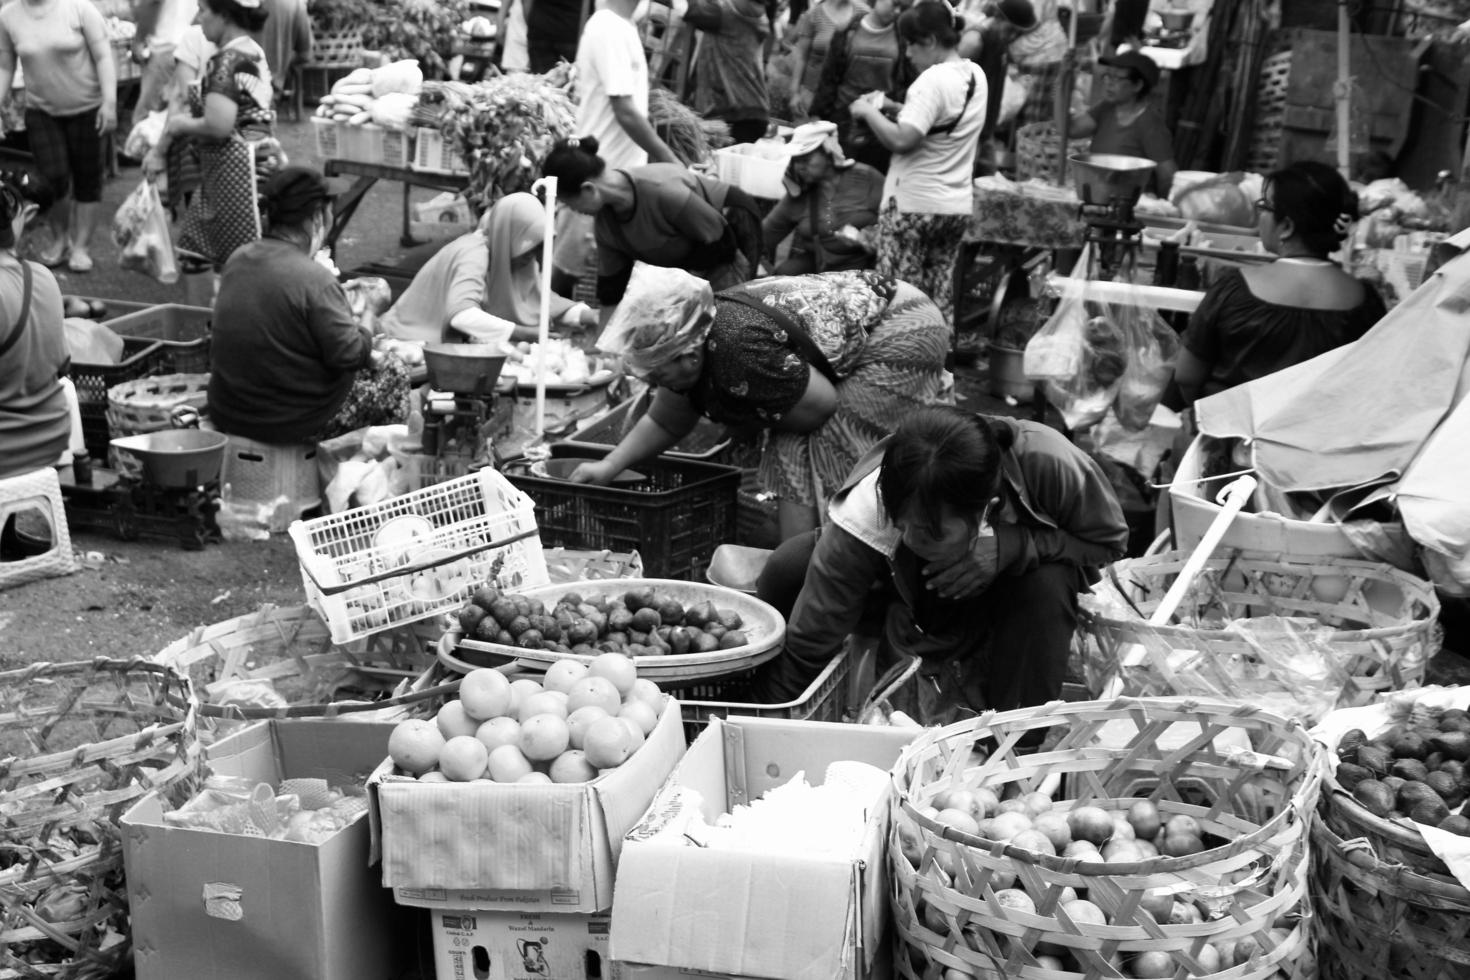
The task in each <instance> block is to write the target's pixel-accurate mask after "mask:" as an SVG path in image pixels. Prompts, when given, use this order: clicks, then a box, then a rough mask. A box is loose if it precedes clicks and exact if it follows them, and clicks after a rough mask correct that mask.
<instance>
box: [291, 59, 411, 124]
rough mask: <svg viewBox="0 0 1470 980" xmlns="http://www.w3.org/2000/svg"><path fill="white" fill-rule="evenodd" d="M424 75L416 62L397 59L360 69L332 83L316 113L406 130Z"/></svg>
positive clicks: (349, 122) (332, 117) (351, 122)
mask: <svg viewBox="0 0 1470 980" xmlns="http://www.w3.org/2000/svg"><path fill="white" fill-rule="evenodd" d="M423 82H424V75H423V72H421V71H419V66H418V62H416V61H395V62H392V63H391V64H387V65H382V66H380V67H378V68H358V69H355V70H353V72H352V73H351V74H349V75H348V76H347V77H345V78H343V79H341V80H340V81H338V82H337V83H336V84H335V85H333V86H332V91H331V92H329V93H327V94H326V95H325V96H323V97H322V101H321V104H319V105H318V106H317V110H316V114H317V115H318V116H322V117H325V118H329V119H335V120H337V121H339V122H345V123H348V124H350V125H353V126H361V125H363V124H364V123H369V122H373V123H377V124H378V125H380V126H386V127H388V128H390V129H402V130H407V129H408V128H409V127H410V126H411V125H412V124H413V111H414V107H415V106H416V105H417V104H418V99H419V88H420V87H421V86H422V85H423Z"/></svg>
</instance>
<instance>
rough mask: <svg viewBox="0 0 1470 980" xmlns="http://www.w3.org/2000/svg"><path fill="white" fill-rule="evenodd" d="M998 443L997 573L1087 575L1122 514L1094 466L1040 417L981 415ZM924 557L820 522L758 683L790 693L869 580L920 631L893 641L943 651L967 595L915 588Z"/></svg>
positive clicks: (928, 652)
mask: <svg viewBox="0 0 1470 980" xmlns="http://www.w3.org/2000/svg"><path fill="white" fill-rule="evenodd" d="M990 422H991V425H992V426H993V427H994V429H995V431H996V434H997V437H998V438H999V440H1000V442H1001V445H1002V447H1003V449H1002V453H1003V455H1002V459H1001V471H1002V492H1001V506H1000V507H999V508H997V511H998V513H997V514H996V515H995V516H994V517H993V520H992V524H993V526H994V528H995V534H996V538H997V545H998V547H999V572H998V575H999V576H1020V575H1024V574H1026V573H1028V572H1031V571H1034V570H1035V569H1037V568H1038V567H1040V566H1041V565H1043V564H1048V563H1061V564H1065V565H1070V566H1073V567H1075V568H1078V569H1079V570H1082V571H1083V572H1084V573H1085V575H1086V577H1087V580H1088V581H1096V580H1097V577H1098V574H1097V573H1098V569H1099V568H1100V567H1101V566H1103V565H1105V564H1107V563H1109V562H1112V561H1116V560H1117V559H1119V558H1121V557H1123V555H1124V552H1125V548H1126V545H1127V541H1128V524H1127V522H1126V521H1125V520H1124V517H1123V509H1122V507H1121V506H1119V504H1118V500H1117V497H1116V496H1115V495H1114V493H1113V489H1112V486H1111V485H1110V484H1109V482H1108V478H1107V476H1106V474H1104V473H1103V471H1102V469H1101V467H1099V466H1098V465H1097V463H1096V462H1095V461H1094V460H1093V459H1092V458H1091V457H1089V456H1087V455H1086V454H1085V453H1083V452H1082V451H1081V450H1079V449H1078V448H1076V447H1075V446H1073V445H1072V444H1071V443H1070V442H1068V441H1067V439H1066V437H1064V436H1063V435H1061V434H1060V433H1058V432H1056V431H1055V430H1053V429H1050V428H1048V427H1046V426H1044V425H1040V424H1038V423H1035V422H1028V421H1022V420H1015V419H1003V418H993V419H991V420H990ZM886 446H887V440H884V442H881V443H879V444H878V445H877V446H875V447H874V448H873V450H872V451H871V452H870V453H869V454H868V455H867V456H866V457H865V458H864V459H863V460H862V461H861V462H859V463H858V465H857V466H856V467H855V468H854V469H853V472H852V476H851V477H850V478H849V480H848V482H847V484H846V485H845V486H844V487H843V488H842V490H841V491H839V493H838V495H837V498H836V499H835V500H834V506H835V505H836V502H837V500H841V499H842V498H843V497H844V496H845V495H846V494H848V493H850V492H851V491H852V489H853V488H854V487H855V486H857V484H858V483H860V482H861V481H862V480H863V478H864V477H866V476H868V474H870V473H872V472H873V471H874V470H875V469H877V468H878V466H879V465H881V462H882V458H883V452H884V450H885V448H886ZM923 566H924V562H923V561H921V560H919V559H918V558H917V556H915V555H914V554H913V553H912V552H910V551H908V549H907V548H905V547H904V546H903V545H902V544H899V545H898V547H897V549H896V551H895V552H894V554H893V555H891V556H890V555H885V554H883V553H882V552H881V551H879V550H878V549H877V548H875V547H873V546H871V545H869V544H866V543H864V542H863V541H862V540H861V539H859V538H858V537H857V536H856V535H855V534H853V533H851V532H849V531H847V530H845V529H844V528H842V527H839V526H837V525H835V524H833V525H830V526H828V527H826V528H824V529H823V531H822V534H821V537H820V539H819V540H818V542H817V547H816V551H815V553H814V554H813V556H812V563H811V566H810V567H809V569H808V571H807V576H806V583H805V585H804V586H803V587H802V590H801V595H800V596H799V597H798V598H797V600H796V605H795V607H794V608H793V609H792V613H791V618H790V621H789V622H788V623H787V628H786V649H785V653H784V655H783V656H781V657H778V658H777V659H776V661H773V662H772V665H771V668H770V669H769V670H768V672H767V675H766V678H765V681H764V683H765V685H766V688H767V691H768V692H770V693H771V696H775V697H785V698H791V697H796V696H799V694H800V693H801V691H802V690H804V688H805V682H806V681H809V680H810V679H811V678H813V677H815V676H816V675H817V673H818V672H819V671H820V670H821V668H822V666H824V665H825V664H826V663H827V662H829V661H830V660H831V659H832V657H834V656H835V655H836V654H837V651H838V650H839V649H840V648H841V646H842V643H843V641H844V640H845V638H846V637H847V635H848V634H849V633H851V632H852V630H853V628H854V627H855V626H856V625H857V623H858V622H859V620H860V619H861V617H862V615H863V613H864V605H865V603H866V602H867V601H868V599H869V596H870V594H871V591H872V588H873V586H874V585H876V584H880V583H888V584H890V585H891V586H892V588H893V590H894V591H895V592H896V593H897V595H898V597H899V599H900V600H901V601H902V602H903V603H904V604H905V605H906V606H907V607H908V609H909V610H910V611H911V613H912V621H913V623H914V624H915V625H916V626H918V627H919V629H920V631H922V632H923V633H925V634H926V636H925V637H924V639H923V640H921V641H920V643H919V647H918V648H914V649H905V650H899V651H895V652H897V653H901V654H909V655H916V656H921V657H926V658H932V657H943V656H953V655H955V654H957V653H960V652H962V651H961V650H959V649H955V647H956V645H957V644H959V643H963V642H966V641H967V639H968V638H972V637H973V636H974V635H975V630H973V629H971V628H969V626H968V624H966V623H965V622H964V621H965V620H967V619H969V618H973V617H972V616H969V615H967V614H969V613H971V612H972V611H973V609H974V608H975V607H976V605H977V604H976V603H975V602H974V601H963V600H961V601H953V602H951V601H946V600H941V599H937V598H935V597H934V596H933V595H932V594H930V593H928V592H927V590H925V589H924V586H923V579H922V570H923Z"/></svg>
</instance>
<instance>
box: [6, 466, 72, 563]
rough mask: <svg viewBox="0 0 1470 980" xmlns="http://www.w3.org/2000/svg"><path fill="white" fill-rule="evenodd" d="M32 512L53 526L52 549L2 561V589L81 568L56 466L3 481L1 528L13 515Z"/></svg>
mask: <svg viewBox="0 0 1470 980" xmlns="http://www.w3.org/2000/svg"><path fill="white" fill-rule="evenodd" d="M30 511H36V512H38V513H40V514H41V515H42V516H43V517H45V518H46V523H47V524H49V525H50V526H51V548H50V550H48V551H46V552H44V553H42V554H39V555H33V556H32V557H30V558H22V559H20V560H19V561H0V589H5V588H9V587H10V586H12V585H20V584H21V583H22V582H33V581H35V580H36V579H43V578H50V577H51V576H53V575H70V574H71V573H72V572H74V571H76V570H77V564H76V556H74V555H73V554H72V553H71V532H70V531H69V530H68V529H67V526H66V505H65V504H63V503H62V501H61V480H60V478H59V477H58V476H57V475H56V470H55V469H53V468H52V467H49V466H47V467H43V468H41V469H39V470H36V471H34V472H31V473H22V474H21V475H20V476H12V477H10V478H8V479H4V480H0V528H4V526H5V524H6V523H7V522H8V521H9V520H10V519H11V518H12V517H15V516H16V515H18V514H24V513H28V512H30Z"/></svg>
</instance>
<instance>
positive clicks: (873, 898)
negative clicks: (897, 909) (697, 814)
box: [612, 717, 917, 980]
mask: <svg viewBox="0 0 1470 980" xmlns="http://www.w3.org/2000/svg"><path fill="white" fill-rule="evenodd" d="M915 734H917V730H912V729H898V728H879V727H873V726H862V725H839V724H831V723H827V722H809V721H787V720H782V719H774V718H741V717H731V718H727V719H719V718H716V719H713V720H712V721H711V722H710V726H709V727H708V728H706V729H705V730H704V731H703V732H701V733H700V735H699V737H698V738H697V739H695V741H694V744H693V745H691V746H690V748H689V752H688V754H687V755H685V757H684V761H683V762H682V763H680V765H679V767H678V769H677V770H675V772H674V775H673V778H672V779H671V780H670V781H669V785H670V787H671V788H673V787H685V788H688V789H692V790H695V791H696V792H698V793H699V794H700V796H702V797H703V800H704V808H705V809H704V818H705V820H706V821H707V822H709V823H711V824H713V823H714V822H715V820H716V819H717V818H718V817H719V816H720V815H721V814H723V813H728V812H729V811H730V808H731V807H733V806H734V805H736V804H737V803H746V802H749V801H750V800H753V799H755V798H757V797H759V796H761V795H762V794H763V793H765V792H766V791H767V790H769V789H772V788H773V787H775V786H779V785H782V784H784V783H786V782H788V781H790V779H791V778H792V777H793V776H795V775H796V774H797V773H798V772H800V771H803V770H805V772H806V778H807V781H808V782H810V783H812V784H813V785H817V784H819V783H820V781H821V780H822V778H823V777H824V775H825V773H826V770H827V767H828V766H829V765H830V764H831V763H833V762H838V761H855V762H866V763H868V764H870V765H874V766H877V767H878V768H880V769H885V770H886V769H890V768H892V766H893V764H894V762H895V761H897V759H898V755H899V753H900V752H901V751H902V749H903V747H904V746H905V745H907V744H908V743H909V742H910V741H912V740H913V738H914V735H915ZM666 795H667V794H661V799H664V798H665V797H666ZM890 795H891V790H885V792H884V794H883V797H882V798H881V799H880V800H879V802H878V804H877V805H876V806H875V807H874V808H873V810H872V811H871V813H870V814H869V819H868V823H867V830H866V833H865V834H864V836H863V840H862V844H861V845H860V847H859V848H858V849H857V852H856V853H853V854H850V855H846V856H842V857H835V856H825V855H812V856H809V857H796V856H792V855H789V854H777V855H767V854H760V853H752V852H747V851H730V850H716V849H711V848H700V847H694V846H691V845H689V844H688V843H687V842H680V841H679V840H678V839H677V838H655V839H640V838H648V837H649V836H650V834H651V833H652V832H653V831H654V827H653V824H655V823H657V822H658V821H661V820H662V819H663V814H662V813H661V812H660V802H659V801H655V804H654V806H653V807H652V808H650V811H649V820H648V822H647V823H646V824H644V823H640V826H639V827H637V828H634V830H633V832H632V833H631V834H629V836H628V840H627V841H626V842H625V844H624V847H623V855H622V859H621V861H620V862H619V865H618V875H617V891H616V895H615V899H614V904H613V916H612V955H613V959H614V961H615V963H616V964H617V969H618V970H620V971H623V972H624V973H626V974H628V975H630V976H631V975H634V974H637V973H639V972H641V971H640V968H642V967H664V968H669V969H666V970H660V971H657V972H658V977H656V978H648V977H645V978H644V980H673V975H674V974H676V973H678V974H682V973H685V972H689V971H695V972H703V973H713V974H717V975H723V976H739V977H763V978H771V980H834V978H851V980H869V978H871V977H872V976H874V973H875V971H876V970H877V969H879V964H880V958H879V956H878V952H879V950H880V949H881V948H882V943H883V936H884V930H885V928H886V925H887V920H888V886H887V881H888V869H887V864H886V862H885V851H884V847H885V842H886V839H887V835H888V823H889V820H888V809H889V803H890V800H889V797H890ZM633 964H636V965H637V966H636V967H635V966H633ZM625 965H626V966H625Z"/></svg>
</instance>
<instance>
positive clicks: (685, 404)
mask: <svg viewBox="0 0 1470 980" xmlns="http://www.w3.org/2000/svg"><path fill="white" fill-rule="evenodd" d="M698 424H699V412H698V411H696V410H695V408H694V405H693V403H691V402H690V401H689V399H688V398H685V397H684V396H683V395H680V394H678V393H677V392H673V391H670V390H669V389H667V388H660V389H658V390H657V391H656V392H655V393H654V396H653V404H652V405H650V406H649V409H648V414H647V415H645V416H643V418H641V419H639V420H638V424H637V425H635V426H633V429H632V431H631V432H629V433H628V434H627V435H626V436H624V437H623V441H622V442H620V443H618V444H617V445H616V446H614V447H613V450H612V452H610V453H608V454H607V455H606V456H605V457H603V458H602V459H601V460H599V461H597V462H595V463H583V464H582V465H581V466H579V467H577V469H576V471H575V472H573V473H572V482H573V483H596V484H606V483H608V482H609V481H611V480H612V478H613V477H615V476H617V475H618V474H619V473H621V472H622V471H623V470H625V469H627V468H628V467H630V466H637V465H638V464H639V463H642V462H643V461H645V460H648V459H652V458H653V457H655V456H657V455H658V454H659V453H661V452H663V451H664V450H666V449H670V448H672V447H673V446H674V445H675V444H676V443H678V441H679V440H680V439H682V438H684V437H685V436H687V435H688V434H689V433H691V432H693V431H694V427H695V426H696V425H698Z"/></svg>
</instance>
